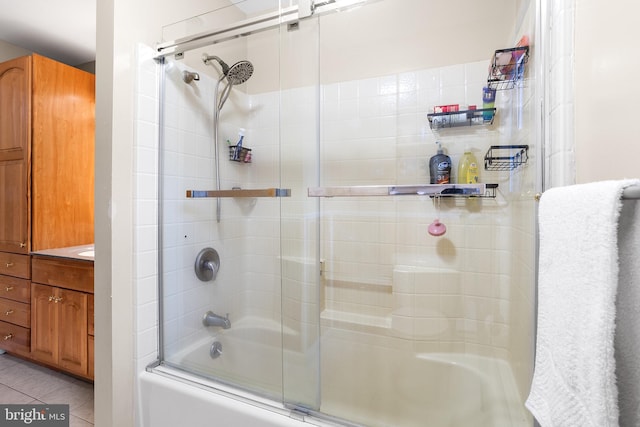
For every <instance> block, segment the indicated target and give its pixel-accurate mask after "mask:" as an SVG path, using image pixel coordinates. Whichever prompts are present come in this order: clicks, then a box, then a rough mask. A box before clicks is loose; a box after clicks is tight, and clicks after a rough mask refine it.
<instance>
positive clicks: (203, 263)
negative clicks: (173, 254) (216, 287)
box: [193, 248, 220, 282]
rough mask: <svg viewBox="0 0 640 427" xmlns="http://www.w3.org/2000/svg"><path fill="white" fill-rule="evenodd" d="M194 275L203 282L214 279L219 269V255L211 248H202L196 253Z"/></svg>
mask: <svg viewBox="0 0 640 427" xmlns="http://www.w3.org/2000/svg"><path fill="white" fill-rule="evenodd" d="M193 268H194V270H195V272H196V276H197V277H198V279H200V280H201V281H203V282H209V281H211V280H215V279H216V276H217V274H218V271H219V270H220V256H219V255H218V252H217V251H216V250H215V249H213V248H204V249H203V250H201V251H200V253H198V256H197V257H196V262H195V264H194V266H193Z"/></svg>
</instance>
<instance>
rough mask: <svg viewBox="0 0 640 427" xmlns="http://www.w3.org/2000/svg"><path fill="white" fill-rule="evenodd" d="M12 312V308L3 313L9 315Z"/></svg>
mask: <svg viewBox="0 0 640 427" xmlns="http://www.w3.org/2000/svg"><path fill="white" fill-rule="evenodd" d="M12 314H13V310H7V311H5V313H4V315H5V316H11V315H12Z"/></svg>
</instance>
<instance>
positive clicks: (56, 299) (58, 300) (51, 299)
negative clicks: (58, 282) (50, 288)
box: [49, 295, 62, 304]
mask: <svg viewBox="0 0 640 427" xmlns="http://www.w3.org/2000/svg"><path fill="white" fill-rule="evenodd" d="M51 301H53V302H54V303H56V304H57V303H59V302H61V301H62V297H57V296H54V295H49V302H51Z"/></svg>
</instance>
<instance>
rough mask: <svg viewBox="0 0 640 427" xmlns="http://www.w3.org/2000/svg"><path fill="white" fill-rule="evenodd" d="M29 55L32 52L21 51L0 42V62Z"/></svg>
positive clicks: (17, 47) (19, 48)
mask: <svg viewBox="0 0 640 427" xmlns="http://www.w3.org/2000/svg"><path fill="white" fill-rule="evenodd" d="M31 53H32V52H31V51H30V50H27V49H23V48H21V47H19V46H16V45H13V44H11V43H7V42H4V41H2V40H0V62H4V61H7V60H9V59H13V58H17V57H19V56H24V55H30V54H31Z"/></svg>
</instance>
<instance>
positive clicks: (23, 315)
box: [0, 298, 31, 328]
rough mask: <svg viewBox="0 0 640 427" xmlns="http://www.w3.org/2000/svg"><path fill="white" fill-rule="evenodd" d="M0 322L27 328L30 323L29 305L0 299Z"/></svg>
mask: <svg viewBox="0 0 640 427" xmlns="http://www.w3.org/2000/svg"><path fill="white" fill-rule="evenodd" d="M0 320H3V321H5V322H9V323H13V324H15V325H19V326H24V327H25V328H28V327H29V324H30V323H31V304H25V303H23V302H17V301H11V300H8V299H4V298H0Z"/></svg>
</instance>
